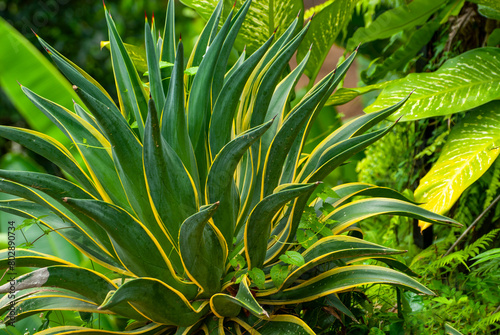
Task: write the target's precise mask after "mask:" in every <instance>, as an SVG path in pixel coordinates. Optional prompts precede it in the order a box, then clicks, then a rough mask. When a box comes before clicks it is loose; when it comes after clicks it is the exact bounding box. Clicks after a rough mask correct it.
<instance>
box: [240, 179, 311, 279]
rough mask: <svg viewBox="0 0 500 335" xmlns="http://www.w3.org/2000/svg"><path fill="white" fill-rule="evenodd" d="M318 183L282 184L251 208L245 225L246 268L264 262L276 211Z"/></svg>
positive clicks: (258, 265) (260, 265) (255, 266)
mask: <svg viewBox="0 0 500 335" xmlns="http://www.w3.org/2000/svg"><path fill="white" fill-rule="evenodd" d="M318 184H319V183H313V184H288V185H282V186H280V187H279V188H278V189H276V190H275V193H273V194H271V195H269V196H267V197H266V198H264V199H263V200H262V201H261V202H259V203H258V205H257V206H255V208H254V209H253V211H252V212H251V213H250V216H249V217H248V220H247V223H246V225H245V237H244V238H245V257H246V260H247V264H248V268H249V269H252V268H261V267H262V265H263V264H264V260H265V258H266V251H267V243H268V239H269V237H270V235H271V224H272V220H273V218H274V216H275V215H276V213H277V212H278V211H279V210H280V209H281V208H282V207H283V206H284V205H285V204H286V203H287V202H289V201H291V200H293V199H295V198H297V197H298V196H300V195H302V194H304V193H307V192H310V191H311V190H313V189H315V188H316V187H317V186H318Z"/></svg>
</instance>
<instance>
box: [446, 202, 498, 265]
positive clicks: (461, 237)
mask: <svg viewBox="0 0 500 335" xmlns="http://www.w3.org/2000/svg"><path fill="white" fill-rule="evenodd" d="M499 200H500V195H498V196H497V197H496V198H495V199H494V200H493V201H492V202H491V204H490V205H489V206H488V207H487V208H486V209H485V210H484V211H483V212H482V213H481V214H479V216H478V217H477V218H476V219H475V220H474V222H472V224H471V225H470V226H469V227H468V228H467V229H466V230H465V231H464V232H463V233H462V235H460V237H459V238H458V239H457V240H456V241H455V243H453V245H452V246H451V247H450V249H448V251H447V252H446V253H445V254H444V255H443V257H445V256H448V255H449V254H450V253H451V252H452V251H453V249H454V248H455V247H456V246H457V245H458V243H460V241H462V240H463V238H464V237H465V235H467V234H468V233H469V231H471V230H472V228H474V226H475V225H476V224H477V223H478V222H479V221H480V220H481V219H482V218H483V216H484V215H485V214H486V213H488V211H489V210H490V209H491V208H493V206H495V204H496V203H497V202H498V201H499Z"/></svg>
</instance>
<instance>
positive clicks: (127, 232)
mask: <svg viewBox="0 0 500 335" xmlns="http://www.w3.org/2000/svg"><path fill="white" fill-rule="evenodd" d="M67 202H68V204H69V205H70V206H72V207H73V208H74V210H77V211H80V212H82V213H83V214H85V215H87V216H89V217H91V218H96V217H99V218H100V220H99V221H98V224H99V225H101V226H102V228H103V229H104V230H106V231H107V232H108V234H109V236H110V239H111V241H112V243H113V247H114V249H115V251H116V254H117V255H118V257H119V259H120V261H121V262H122V264H123V265H124V267H125V268H126V269H127V270H129V271H130V272H131V273H133V274H135V275H137V276H143V277H153V278H159V279H161V280H162V281H163V282H165V283H166V284H168V285H171V286H172V287H174V288H175V289H176V290H179V291H181V292H183V293H185V294H186V295H187V296H188V297H193V296H194V295H196V293H197V287H196V285H194V284H187V283H184V282H181V281H180V280H179V279H178V278H177V276H176V275H175V271H174V269H173V268H172V264H171V261H174V260H175V258H174V257H173V256H174V255H175V254H177V251H176V250H172V251H171V250H169V249H168V247H169V245H160V244H159V243H158V240H157V239H156V237H155V236H154V235H153V234H152V233H151V232H150V231H149V230H148V229H147V228H146V227H145V226H144V225H143V224H142V223H141V222H140V221H138V220H137V219H135V218H134V217H133V216H131V215H130V214H129V213H127V212H125V211H124V210H123V209H121V208H119V207H116V206H114V205H112V204H109V203H106V202H102V201H97V200H78V199H71V198H69V199H67ZM162 247H163V248H162ZM167 254H169V257H167ZM177 257H178V256H177Z"/></svg>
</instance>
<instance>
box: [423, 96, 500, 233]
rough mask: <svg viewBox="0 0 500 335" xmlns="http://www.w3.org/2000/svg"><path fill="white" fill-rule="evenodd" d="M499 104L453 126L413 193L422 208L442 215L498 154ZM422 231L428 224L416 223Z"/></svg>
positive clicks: (485, 107)
mask: <svg viewBox="0 0 500 335" xmlns="http://www.w3.org/2000/svg"><path fill="white" fill-rule="evenodd" d="M499 146H500V102H498V101H493V102H490V103H488V104H486V105H484V106H481V107H478V108H475V109H473V110H472V111H470V112H469V114H468V115H467V116H466V117H465V118H464V119H463V120H461V121H460V123H459V124H457V125H456V126H455V127H453V129H452V131H451V133H450V135H449V137H448V140H447V142H446V144H445V146H444V148H443V150H442V151H441V155H440V156H439V159H438V161H437V162H436V163H435V164H434V166H433V167H432V169H431V170H430V171H429V172H428V173H427V175H425V176H424V177H423V178H422V179H421V180H420V184H419V186H418V187H417V189H416V190H415V200H416V201H418V202H422V203H424V204H423V205H422V207H423V208H426V209H428V210H431V211H433V212H435V213H439V214H443V213H446V212H447V211H448V210H449V209H450V208H451V206H453V204H454V203H455V202H456V201H457V199H458V197H459V196H460V195H461V194H462V192H463V191H465V189H466V188H467V187H469V186H470V185H472V183H474V182H475V181H476V180H477V179H479V177H481V176H482V175H483V174H484V173H485V172H486V170H487V169H488V168H489V167H490V166H491V164H493V162H494V161H495V159H496V158H497V157H498V154H499V153H500V149H499ZM419 225H420V227H421V228H422V229H425V228H427V227H428V226H429V224H428V223H424V222H420V223H419Z"/></svg>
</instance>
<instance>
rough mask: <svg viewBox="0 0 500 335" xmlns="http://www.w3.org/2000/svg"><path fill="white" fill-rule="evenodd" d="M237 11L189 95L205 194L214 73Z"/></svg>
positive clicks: (209, 52) (193, 137)
mask: <svg viewBox="0 0 500 335" xmlns="http://www.w3.org/2000/svg"><path fill="white" fill-rule="evenodd" d="M232 14H233V12H231V14H230V15H229V17H228V19H227V21H226V22H225V23H224V25H223V26H222V28H221V31H220V32H219V33H218V34H217V36H216V37H215V39H214V41H213V42H212V44H210V47H209V48H208V50H207V52H206V54H205V56H204V57H203V60H202V61H201V63H200V67H199V68H198V71H197V72H196V75H195V77H194V80H193V85H192V87H191V91H190V93H189V98H188V107H187V116H188V129H189V137H190V138H191V143H192V144H193V147H194V151H195V155H196V158H197V164H198V174H199V178H200V186H201V192H203V191H204V186H205V185H204V181H205V179H206V176H207V172H208V167H209V166H210V162H209V159H210V158H209V157H208V152H207V147H206V141H207V138H208V127H209V124H210V117H211V113H212V106H213V105H212V101H211V95H210V94H207V92H211V87H212V81H213V77H214V71H215V68H216V65H217V59H218V58H219V54H220V51H221V48H222V46H223V43H224V39H225V38H226V35H227V33H228V31H229V28H230V23H231V22H230V20H231V18H232Z"/></svg>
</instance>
